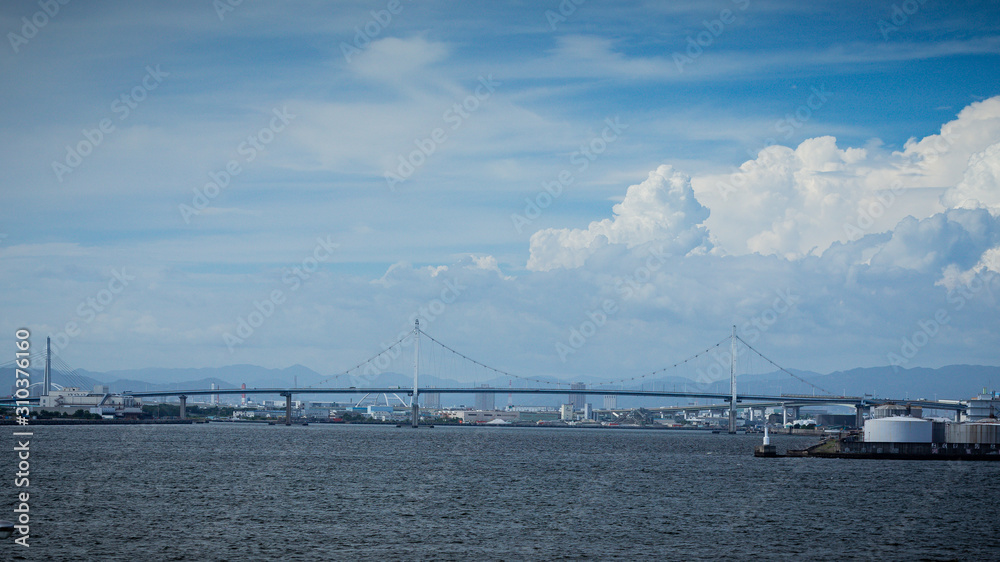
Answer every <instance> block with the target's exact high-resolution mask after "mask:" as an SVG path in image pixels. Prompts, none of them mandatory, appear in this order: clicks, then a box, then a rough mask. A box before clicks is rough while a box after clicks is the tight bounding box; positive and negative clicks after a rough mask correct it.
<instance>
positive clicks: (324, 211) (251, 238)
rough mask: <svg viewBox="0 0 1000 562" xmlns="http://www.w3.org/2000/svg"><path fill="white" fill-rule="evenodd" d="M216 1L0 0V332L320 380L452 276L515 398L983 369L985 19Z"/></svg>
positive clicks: (381, 337) (98, 350)
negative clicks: (710, 364)
mask: <svg viewBox="0 0 1000 562" xmlns="http://www.w3.org/2000/svg"><path fill="white" fill-rule="evenodd" d="M217 5H219V4H218V3H216V4H213V3H212V2H209V1H197V2H175V3H170V4H169V5H160V4H154V3H150V4H145V3H133V4H124V3H118V2H95V3H82V2H80V3H78V2H72V1H71V2H69V3H67V4H66V5H59V10H58V12H57V13H55V15H51V16H50V15H48V14H45V12H44V11H42V10H43V8H42V7H40V6H41V5H40V4H38V3H32V2H19V3H13V4H10V3H8V4H5V5H4V7H3V8H0V29H2V30H3V31H4V34H5V37H6V39H7V43H6V44H5V45H4V48H2V49H0V76H2V78H0V80H2V81H3V89H2V93H0V95H2V96H3V103H2V104H0V149H2V151H0V154H2V156H0V158H2V169H3V172H4V181H3V184H2V190H3V191H2V193H3V203H4V204H3V205H2V206H0V232H2V233H3V234H4V235H5V236H4V237H2V239H0V260H2V263H3V267H2V269H0V283H2V287H3V289H4V290H3V294H2V297H0V307H2V310H3V314H2V315H0V324H2V326H0V329H2V330H4V331H6V333H10V334H13V332H14V330H15V329H17V328H19V327H23V326H27V327H30V328H32V329H33V332H34V333H35V334H36V335H37V336H42V335H48V334H51V335H53V336H58V339H59V340H60V343H61V344H63V345H60V346H59V353H60V355H61V356H62V357H63V358H64V359H65V360H66V361H67V362H68V363H70V364H73V365H76V366H80V367H85V368H88V369H92V370H104V369H119V368H138V367H146V366H164V367H181V366H195V367H199V366H218V365H227V364H235V363H253V364H259V365H263V366H267V367H284V366H288V365H291V364H294V363H301V364H304V365H306V366H309V367H311V368H313V369H316V370H318V371H320V372H322V373H331V374H332V373H334V372H337V371H338V370H342V369H344V368H346V367H348V366H352V365H354V364H355V363H356V362H357V361H358V360H361V359H363V358H365V357H368V356H370V355H372V354H373V353H376V352H378V351H379V350H380V349H381V345H382V343H383V342H388V341H390V340H391V339H392V338H393V337H394V336H395V335H396V334H398V333H399V332H400V331H401V330H404V329H406V328H407V327H408V325H410V324H411V322H412V317H413V315H414V314H419V311H420V309H421V307H422V306H426V305H427V304H428V303H432V302H433V301H434V299H437V298H440V294H441V292H442V291H443V290H445V288H446V285H445V283H446V282H449V283H456V284H458V285H460V286H462V287H465V288H464V289H461V290H460V294H459V295H458V296H457V298H455V299H454V300H453V302H450V303H447V306H446V307H445V309H444V310H443V311H442V312H441V313H440V314H435V315H434V317H433V319H432V322H428V324H429V326H428V328H427V330H428V332H429V333H433V334H437V335H439V336H440V338H441V339H442V340H444V341H449V342H452V343H453V345H454V346H456V347H458V348H460V349H462V350H464V351H466V352H467V353H468V354H470V355H472V356H474V357H477V358H482V359H483V360H484V361H486V362H488V363H493V364H497V365H498V366H501V367H503V368H506V369H508V370H510V371H513V372H516V373H530V374H544V375H550V376H555V377H560V378H567V379H571V378H574V377H578V376H580V375H581V374H583V373H586V374H589V375H594V376H601V375H602V374H610V373H619V372H624V371H629V370H633V369H634V370H638V371H643V370H651V369H655V368H659V367H662V366H664V365H667V364H670V363H673V362H674V361H675V360H678V359H681V358H683V357H685V356H687V355H690V354H691V353H693V352H695V351H697V350H699V349H703V348H704V347H706V346H708V345H711V344H712V343H714V342H716V341H718V340H719V339H721V338H722V337H725V336H726V335H727V334H728V333H729V330H730V329H731V328H730V326H732V325H733V324H736V325H737V326H738V328H739V329H740V331H741V333H744V334H748V337H749V334H750V333H752V332H756V337H757V338H759V339H758V340H757V341H758V343H759V346H760V347H762V348H764V349H768V350H770V351H771V355H772V356H775V357H776V358H781V360H782V361H781V362H782V363H783V364H785V365H786V366H789V367H795V368H801V369H810V370H815V371H820V372H828V371H831V370H835V369H841V368H850V367H854V366H874V365H885V364H888V363H890V362H892V361H893V360H894V357H896V358H902V359H904V360H905V361H903V362H902V364H903V366H907V367H911V366H938V365H944V364H953V363H980V364H989V365H997V364H1000V357H998V355H997V352H996V350H997V349H998V345H997V344H998V343H1000V342H998V341H997V340H998V334H1000V315H998V314H997V312H998V306H997V299H996V295H997V289H1000V277H993V274H994V273H995V272H997V271H1000V264H998V260H1000V222H998V218H997V217H998V215H1000V185H998V177H1000V171H998V169H1000V97H997V96H1000V80H998V78H1000V71H998V69H1000V64H998V63H1000V56H998V55H1000V33H998V28H1000V7H998V6H997V5H996V4H995V3H989V2H969V3H944V2H935V1H933V0H927V1H926V2H923V3H921V2H918V1H916V0H911V1H910V2H896V3H890V2H850V3H838V4H837V5H836V6H825V7H824V6H818V5H816V4H814V3H804V2H774V1H770V2H763V1H755V0H738V1H735V2H734V1H731V0H725V1H722V0H720V1H718V2H673V3H666V4H661V3H642V2H629V3H624V2H614V3H611V2H596V1H593V0H591V1H587V2H581V3H579V4H575V3H572V2H570V1H569V0H566V1H564V2H563V3H562V4H560V3H559V2H547V3H546V2H541V3H535V2H530V3H507V2H489V3H485V2H466V3H444V2H422V1H413V2H410V1H406V0H404V1H402V2H400V3H398V4H396V3H390V2H387V1H385V2H335V3H323V2H308V3H307V2H302V3H289V4H283V5H281V6H272V5H260V4H258V3H251V2H243V3H242V4H240V5H238V6H235V7H232V10H226V11H222V12H221V17H220V12H219V10H218V8H217ZM390 9H391V10H392V11H393V12H396V13H394V14H393V13H390ZM51 10H52V8H51V7H50V11H51ZM560 10H562V13H563V14H565V15H564V16H560V17H554V14H560ZM39 14H42V15H39ZM562 18H564V19H562ZM32 19H34V20H35V23H26V22H31V20H32ZM40 22H44V25H39V23H40ZM699 42H700V44H699ZM345 53H346V54H345ZM123 96H124V98H123ZM102 123H103V127H104V131H102V130H101V129H102ZM98 139H99V140H98ZM421 150H422V151H421ZM81 152H85V153H86V154H80V153H81ZM401 160H402V161H406V162H407V164H408V166H407V165H403V166H402V167H400V162H401ZM227 168H228V170H227ZM410 168H412V170H410ZM387 174H394V175H395V176H389V177H390V179H388V180H387ZM404 176H405V177H404ZM392 177H395V178H396V179H398V180H401V181H394V180H392V179H391V178H392ZM212 178H216V179H215V180H213V179H212ZM211 181H215V182H216V184H217V185H218V184H219V183H224V184H225V186H224V187H221V188H220V189H218V191H217V192H213V191H212V190H213V189H215V187H213V186H209V185H207V184H209V182H211ZM553 182H555V184H553ZM545 185H549V186H550V191H548V192H546V190H545V187H544V186H545ZM553 185H558V187H552V186H553ZM206 190H207V191H206ZM553 194H555V196H553ZM532 203H534V204H535V205H537V208H535V207H532ZM194 211H197V212H196V213H195V212H194ZM318 241H323V242H325V246H324V243H321V242H318ZM332 244H336V248H335V250H332V251H329V250H328V248H329V247H332ZM317 248H319V249H317ZM317 252H318V253H317ZM317 256H321V257H322V258H323V259H318V258H317ZM310 259H315V260H316V262H315V264H313V263H312V262H310V261H309V260H310ZM313 265H315V268H313ZM296 267H299V269H300V273H296V272H295V269H294V268H296ZM304 267H305V268H307V269H310V271H308V272H305V271H302V268H304ZM116 272H117V274H119V275H120V276H121V277H123V278H124V279H125V280H126V281H128V283H127V285H125V284H123V282H122V281H118V282H115V281H114V280H115V279H116V277H115V275H116ZM290 276H291V277H290ZM130 278H134V279H130ZM296 279H297V280H298V281H296ZM293 287H294V289H293ZM112 289H119V290H117V291H112ZM275 290H279V291H282V295H283V296H284V297H285V298H284V299H280V300H281V302H280V303H276V304H275V307H274V312H273V313H272V314H270V315H269V316H268V317H267V318H266V319H265V321H264V322H263V323H262V324H261V325H260V326H259V327H257V328H256V329H255V330H254V331H253V333H252V335H251V336H250V337H247V338H243V339H244V341H243V342H241V343H239V344H238V345H231V342H230V344H227V340H226V339H225V335H226V334H233V333H235V330H236V329H237V326H238V324H239V322H240V319H241V318H243V319H245V318H246V317H247V316H248V315H249V314H251V313H253V311H254V310H255V306H256V303H260V302H262V300H266V299H268V298H269V297H270V295H271V294H272V293H273V291H275ZM102 291H104V292H103V293H102ZM782 294H784V295H786V296H787V295H793V297H792V298H791V299H790V300H791V301H793V302H792V303H791V305H790V306H788V307H785V306H783V305H780V304H779V305H778V306H777V308H781V309H782V311H781V312H780V314H779V313H777V312H776V308H775V306H776V305H775V299H776V298H778V296H780V295H782ZM88 299H93V302H95V303H97V306H98V307H99V308H100V310H98V309H97V307H94V306H92V305H91V304H88ZM102 299H103V300H102ZM609 300H610V301H611V302H613V303H614V305H615V307H614V308H615V310H616V312H615V313H613V314H612V315H611V317H610V318H608V320H607V321H606V322H605V323H603V324H602V326H600V327H599V329H598V330H596V331H595V333H594V335H593V336H591V337H589V338H587V339H586V341H585V342H584V343H583V344H581V345H580V346H579V347H578V348H577V347H574V348H573V352H572V353H569V354H565V353H563V354H560V353H559V351H558V350H559V349H560V347H559V346H560V345H567V342H569V341H570V338H571V337H572V333H573V330H574V329H579V328H581V326H584V324H585V323H586V322H587V321H588V318H589V316H588V313H592V312H594V311H595V310H600V309H601V307H602V306H603V305H604V303H606V302H607V301H609ZM786 300H788V298H787V297H786ZM102 303H103V304H102ZM786 309H787V310H786ZM768 311H771V312H768ZM941 311H944V315H945V316H943V317H940V318H943V319H944V320H945V321H943V322H938V321H934V318H935V317H936V316H937V315H938V314H939V313H940V312H941ZM772 316H774V317H775V321H774V322H768V323H767V324H766V329H764V330H760V329H756V328H753V326H754V325H755V324H754V320H755V319H756V320H757V325H760V319H761V318H765V317H766V318H768V319H770V318H771V317H772ZM932 321H933V322H932ZM935 322H938V324H940V326H939V328H937V329H936V328H934V323H935ZM69 323H75V324H76V328H77V329H76V330H70V331H73V332H74V333H76V335H72V336H67V335H66V332H67V324H69ZM930 332H933V334H932V335H929V334H930ZM920 334H923V335H920ZM925 336H926V340H927V341H926V342H925V341H924V340H925ZM914 342H916V343H914ZM908 344H909V346H910V347H907V345H908ZM916 344H921V345H916ZM911 347H912V348H913V351H914V353H912V354H910V353H909V350H910V348H911ZM904 351H905V352H906V353H903V352H904ZM904 355H905V356H904Z"/></svg>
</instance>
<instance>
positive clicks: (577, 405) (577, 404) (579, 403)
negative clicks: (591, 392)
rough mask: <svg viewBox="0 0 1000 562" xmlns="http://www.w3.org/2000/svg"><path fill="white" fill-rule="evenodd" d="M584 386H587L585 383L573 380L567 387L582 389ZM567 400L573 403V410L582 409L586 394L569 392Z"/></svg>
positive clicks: (585, 401)
mask: <svg viewBox="0 0 1000 562" xmlns="http://www.w3.org/2000/svg"><path fill="white" fill-rule="evenodd" d="M586 388H587V385H585V384H583V383H582V382H575V383H573V384H571V385H569V389H570V390H584V389H586ZM568 402H569V403H570V404H572V405H573V408H574V409H575V410H582V409H583V405H584V404H586V403H587V395H586V394H570V395H569V401H568Z"/></svg>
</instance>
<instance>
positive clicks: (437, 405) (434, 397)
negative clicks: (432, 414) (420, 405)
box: [420, 392, 441, 410]
mask: <svg viewBox="0 0 1000 562" xmlns="http://www.w3.org/2000/svg"><path fill="white" fill-rule="evenodd" d="M420 396H423V398H424V408H427V409H429V410H440V409H441V393H440V392H425V393H423V394H421V395H420Z"/></svg>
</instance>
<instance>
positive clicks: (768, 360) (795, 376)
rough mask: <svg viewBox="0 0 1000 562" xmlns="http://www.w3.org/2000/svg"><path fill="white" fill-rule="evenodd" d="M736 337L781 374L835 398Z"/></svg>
mask: <svg viewBox="0 0 1000 562" xmlns="http://www.w3.org/2000/svg"><path fill="white" fill-rule="evenodd" d="M735 337H736V339H737V340H739V341H740V342H741V343H743V345H745V346H747V348H749V349H750V351H752V352H754V353H756V354H757V355H758V356H760V358H761V359H763V360H764V361H767V362H768V363H770V364H772V365H774V366H775V367H777V368H778V370H780V371H781V372H783V373H785V374H788V375H790V376H791V377H792V378H795V379H797V380H799V381H800V382H804V383H806V384H807V385H809V386H811V387H813V388H815V389H816V390H819V391H820V392H822V393H824V394H827V395H829V396H833V393H832V392H830V391H829V390H826V389H824V388H822V387H820V386H817V385H815V384H813V383H811V382H809V381H807V380H806V379H804V378H802V377H800V376H798V375H796V374H795V373H793V372H791V371H789V370H788V369H786V368H784V367H782V366H781V365H778V364H777V363H775V362H774V361H771V360H770V359H768V358H767V357H765V356H764V354H763V353H761V352H759V351H757V350H756V349H754V348H753V346H752V345H750V344H748V343H747V342H746V341H744V340H743V338H741V337H739V336H735Z"/></svg>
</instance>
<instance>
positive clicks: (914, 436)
mask: <svg viewBox="0 0 1000 562" xmlns="http://www.w3.org/2000/svg"><path fill="white" fill-rule="evenodd" d="M932 426H933V423H932V422H931V421H930V420H924V419H920V418H913V417H909V416H898V417H893V418H881V419H875V420H868V421H866V422H865V442H866V443H930V442H931V437H932V436H933V433H932Z"/></svg>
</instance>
